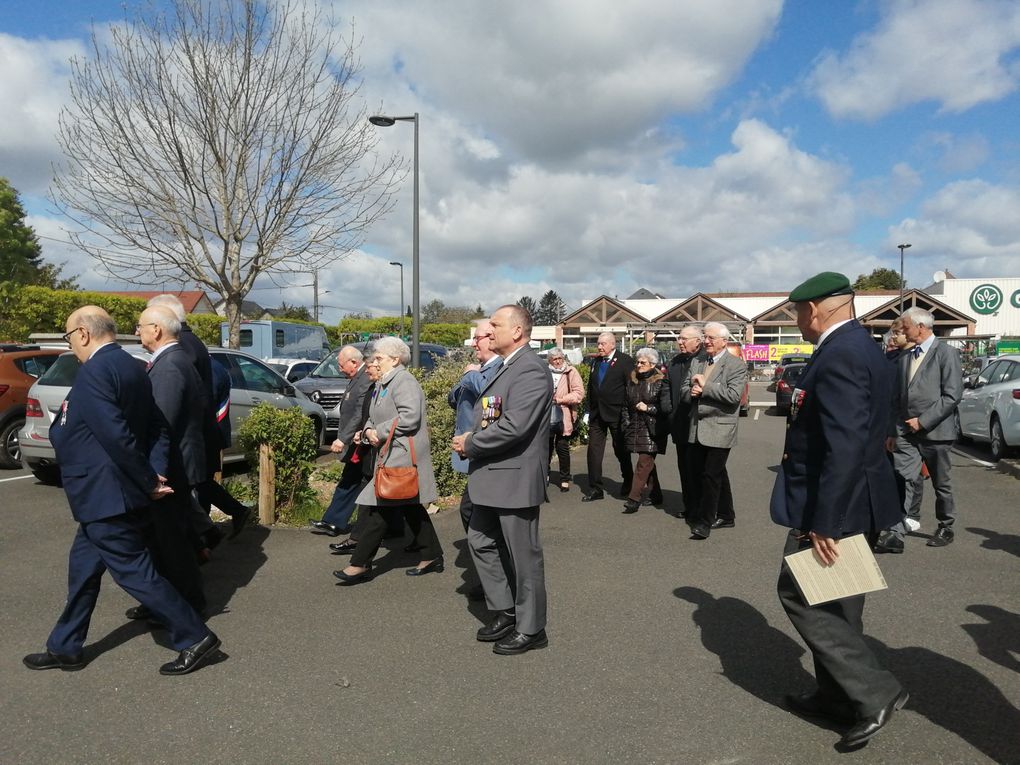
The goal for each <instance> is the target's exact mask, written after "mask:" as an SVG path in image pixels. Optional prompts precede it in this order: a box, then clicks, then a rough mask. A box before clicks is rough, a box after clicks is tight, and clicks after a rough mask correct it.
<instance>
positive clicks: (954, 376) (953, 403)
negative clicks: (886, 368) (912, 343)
mask: <svg viewBox="0 0 1020 765" xmlns="http://www.w3.org/2000/svg"><path fill="white" fill-rule="evenodd" d="M912 361H913V355H912V353H911V351H906V352H904V353H901V354H900V356H899V358H897V359H896V362H895V363H896V385H895V388H894V391H893V405H892V413H891V422H890V425H889V435H890V436H894V435H897V433H906V432H909V431H908V430H907V428H906V426H905V425H904V421H905V420H909V419H911V418H912V417H917V418H918V420H919V421H920V423H921V430H920V431H918V434H917V435H918V437H920V438H922V439H924V440H926V441H954V440H955V439H956V436H957V435H959V433H958V431H957V429H956V417H954V416H953V415H955V414H956V408H957V407H958V406H959V404H960V399H961V398H963V373H962V371H961V370H960V353H959V352H958V351H957V350H956V349H955V348H953V347H952V346H950V345H946V344H945V343H943V342H942V341H941V340H939V339H938V338H935V340H934V341H933V342H932V345H931V348H929V349H928V352H927V353H926V354H924V355H923V356H922V357H921V364H920V366H918V368H917V372H916V373H915V374H914V379H913V380H909V377H910V363H911V362H912ZM908 380H909V381H908Z"/></svg>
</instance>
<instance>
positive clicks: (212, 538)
mask: <svg viewBox="0 0 1020 765" xmlns="http://www.w3.org/2000/svg"><path fill="white" fill-rule="evenodd" d="M199 540H200V542H201V544H202V547H203V548H204V549H206V550H215V549H216V547H217V546H218V545H219V543H220V542H222V541H223V532H222V531H220V530H219V529H218V528H216V527H215V526H214V527H213V528H211V529H209V530H208V531H206V532H205V533H203V534H202V535H201V536H200V537H199Z"/></svg>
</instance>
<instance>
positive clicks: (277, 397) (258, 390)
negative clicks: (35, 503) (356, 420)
mask: <svg viewBox="0 0 1020 765" xmlns="http://www.w3.org/2000/svg"><path fill="white" fill-rule="evenodd" d="M124 350H125V351H127V352H128V353H130V354H131V355H132V356H135V357H136V358H137V359H138V362H139V363H140V364H144V363H146V362H147V361H148V359H149V352H148V351H146V350H145V349H144V348H143V347H142V346H140V345H126V346H124ZM209 355H210V356H211V357H212V359H213V362H214V363H219V364H221V365H222V366H223V367H224V368H225V369H226V370H227V372H228V373H229V375H230V426H231V430H232V431H233V434H234V444H233V445H231V447H230V448H228V449H227V450H226V451H225V452H224V453H223V461H224V462H226V463H230V462H241V461H243V460H244V452H243V451H241V449H240V448H239V447H238V446H237V430H238V428H239V427H240V424H241V421H242V420H243V419H244V418H245V417H247V416H248V412H250V411H251V409H252V408H253V407H255V406H258V405H259V404H260V403H263V402H266V403H269V404H272V405H273V406H275V407H277V408H279V409H288V408H290V407H292V406H299V407H301V409H302V410H303V411H304V412H305V414H307V415H308V416H309V417H311V418H312V421H313V422H314V423H315V438H316V443H317V444H318V445H319V446H320V447H321V446H322V445H323V440H322V439H323V434H324V432H325V425H326V413H325V412H324V411H323V409H322V407H321V406H319V405H318V404H316V403H315V402H313V401H311V400H309V398H308V397H307V396H305V394H303V393H301V391H298V390H295V389H294V386H293V385H291V384H290V383H289V382H287V381H286V380H284V379H283V378H282V377H280V375H279V374H278V373H277V372H275V371H274V370H272V369H270V368H269V367H268V366H266V365H265V364H264V363H263V362H262V361H260V360H259V359H257V358H255V357H254V356H250V355H248V354H247V353H243V352H241V351H235V350H232V349H230V348H210V349H209ZM79 366H80V365H79V363H78V359H77V358H75V356H74V354H73V353H70V352H68V353H65V354H63V355H61V356H60V357H59V358H58V359H57V360H56V361H55V362H54V363H53V365H52V366H51V367H50V368H49V369H48V370H47V371H46V372H45V373H44V374H43V375H42V376H41V377H40V378H39V379H38V380H36V382H35V384H33V385H32V387H31V388H30V389H29V391H28V401H27V404H26V412H25V426H24V427H23V428H22V429H21V433H20V434H19V440H20V444H21V459H22V462H24V464H25V467H27V468H28V469H29V470H31V471H32V473H33V475H35V477H36V478H38V479H39V480H40V481H42V482H43V483H56V482H57V481H58V480H59V478H60V470H59V468H58V466H57V457H56V453H55V452H54V450H53V445H52V444H51V443H50V437H49V436H50V425H51V424H52V422H53V420H54V418H55V417H56V414H57V412H59V411H60V405H61V404H62V403H63V401H64V399H65V398H66V397H67V392H68V390H70V388H71V384H72V383H73V382H74V378H75V376H76V375H77V373H78V368H79Z"/></svg>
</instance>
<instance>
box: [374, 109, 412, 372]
mask: <svg viewBox="0 0 1020 765" xmlns="http://www.w3.org/2000/svg"><path fill="white" fill-rule="evenodd" d="M368 121H369V122H371V123H372V124H373V125H376V126H377V127H391V126H393V125H394V124H395V123H397V122H413V123H414V227H413V231H412V245H411V366H412V367H418V366H419V365H420V364H421V357H420V356H419V354H418V343H419V334H420V330H421V326H420V319H421V310H420V308H421V307H420V305H419V302H418V300H419V291H418V285H419V281H420V279H419V277H420V273H419V272H420V270H421V269H420V268H419V265H420V264H419V262H418V112H415V113H414V114H413V115H412V116H410V117H388V116H386V115H383V114H376V115H373V116H372V117H369V118H368ZM401 273H403V271H401ZM401 302H403V301H401ZM400 311H401V316H402V315H403V311H404V308H403V306H401V307H400Z"/></svg>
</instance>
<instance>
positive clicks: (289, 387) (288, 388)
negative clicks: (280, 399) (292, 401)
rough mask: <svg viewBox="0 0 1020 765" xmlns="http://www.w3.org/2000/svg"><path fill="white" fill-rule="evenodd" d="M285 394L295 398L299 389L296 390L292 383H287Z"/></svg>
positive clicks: (284, 389)
mask: <svg viewBox="0 0 1020 765" xmlns="http://www.w3.org/2000/svg"><path fill="white" fill-rule="evenodd" d="M283 395H284V396H286V397H287V398H294V396H296V395H297V391H295V390H294V386H293V385H290V384H289V383H288V384H287V385H284V386H283Z"/></svg>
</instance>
